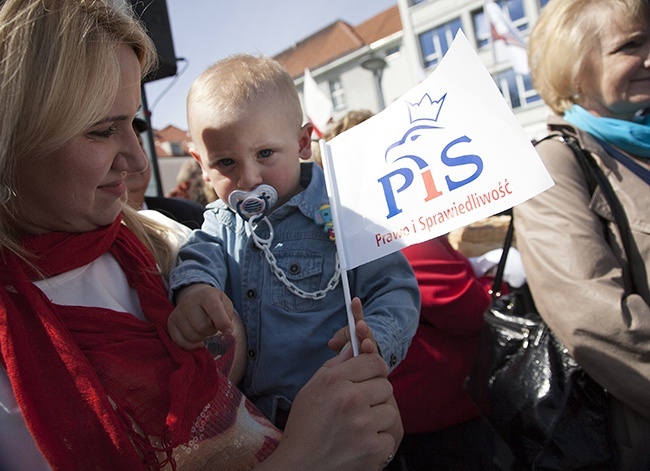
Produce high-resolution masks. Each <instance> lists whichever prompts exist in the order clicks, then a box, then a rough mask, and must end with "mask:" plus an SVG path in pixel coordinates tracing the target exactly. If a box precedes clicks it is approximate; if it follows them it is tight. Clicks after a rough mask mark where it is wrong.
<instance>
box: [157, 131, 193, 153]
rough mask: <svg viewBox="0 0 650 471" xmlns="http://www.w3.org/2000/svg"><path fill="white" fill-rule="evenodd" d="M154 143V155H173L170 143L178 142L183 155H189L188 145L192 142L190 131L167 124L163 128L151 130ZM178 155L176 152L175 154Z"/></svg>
mask: <svg viewBox="0 0 650 471" xmlns="http://www.w3.org/2000/svg"><path fill="white" fill-rule="evenodd" d="M153 138H154V143H155V145H156V155H157V156H158V157H174V156H175V155H174V153H173V152H172V149H171V145H172V143H180V144H181V146H182V148H183V151H184V155H189V150H188V149H189V147H190V145H191V143H192V140H191V139H190V133H189V132H187V131H183V130H182V129H179V128H177V127H176V126H173V125H171V124H170V125H169V126H167V127H165V128H163V129H160V130H159V129H154V130H153ZM176 155H178V154H176Z"/></svg>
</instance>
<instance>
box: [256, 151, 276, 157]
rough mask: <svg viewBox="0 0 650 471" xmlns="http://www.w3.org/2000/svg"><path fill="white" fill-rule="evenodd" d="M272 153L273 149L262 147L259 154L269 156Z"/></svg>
mask: <svg viewBox="0 0 650 471" xmlns="http://www.w3.org/2000/svg"><path fill="white" fill-rule="evenodd" d="M272 155H273V151H272V150H271V149H264V150H261V151H260V153H259V156H260V157H262V158H266V157H271V156H272Z"/></svg>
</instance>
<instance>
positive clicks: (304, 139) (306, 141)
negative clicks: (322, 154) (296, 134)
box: [298, 123, 314, 160]
mask: <svg viewBox="0 0 650 471" xmlns="http://www.w3.org/2000/svg"><path fill="white" fill-rule="evenodd" d="M313 131H314V125H313V124H311V123H307V124H305V125H304V126H303V127H302V128H301V129H300V139H299V140H298V144H299V146H300V150H299V152H298V155H299V156H300V158H301V159H303V160H309V159H310V158H311V134H312V132H313Z"/></svg>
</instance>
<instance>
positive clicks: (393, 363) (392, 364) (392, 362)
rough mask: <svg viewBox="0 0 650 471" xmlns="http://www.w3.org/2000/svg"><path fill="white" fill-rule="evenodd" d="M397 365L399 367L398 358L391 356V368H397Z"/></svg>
mask: <svg viewBox="0 0 650 471" xmlns="http://www.w3.org/2000/svg"><path fill="white" fill-rule="evenodd" d="M395 365H397V357H396V356H395V354H392V355H391V356H390V366H395Z"/></svg>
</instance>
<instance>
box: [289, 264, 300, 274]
mask: <svg viewBox="0 0 650 471" xmlns="http://www.w3.org/2000/svg"><path fill="white" fill-rule="evenodd" d="M289 273H291V274H292V275H297V274H298V273H300V265H298V264H297V263H295V262H294V263H292V264H291V265H289Z"/></svg>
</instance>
